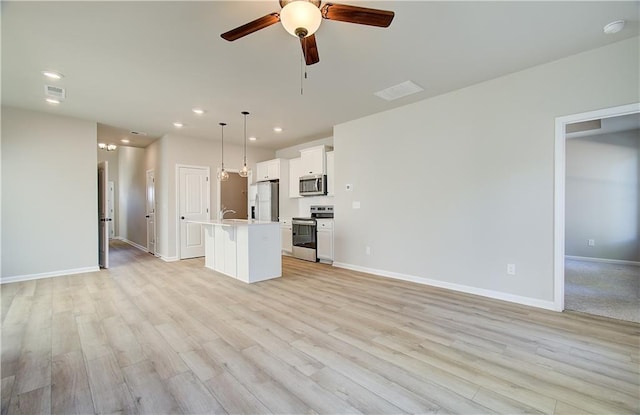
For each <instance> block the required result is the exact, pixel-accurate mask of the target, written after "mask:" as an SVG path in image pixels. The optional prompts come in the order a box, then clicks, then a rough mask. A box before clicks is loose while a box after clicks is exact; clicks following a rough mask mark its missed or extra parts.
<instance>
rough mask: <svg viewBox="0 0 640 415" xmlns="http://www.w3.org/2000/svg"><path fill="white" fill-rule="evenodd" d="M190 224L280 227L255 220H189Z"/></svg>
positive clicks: (277, 223) (272, 223) (276, 223)
mask: <svg viewBox="0 0 640 415" xmlns="http://www.w3.org/2000/svg"><path fill="white" fill-rule="evenodd" d="M187 222H189V223H199V224H201V225H212V226H248V225H251V226H253V225H280V223H279V222H271V221H268V220H254V219H223V220H219V219H212V220H187Z"/></svg>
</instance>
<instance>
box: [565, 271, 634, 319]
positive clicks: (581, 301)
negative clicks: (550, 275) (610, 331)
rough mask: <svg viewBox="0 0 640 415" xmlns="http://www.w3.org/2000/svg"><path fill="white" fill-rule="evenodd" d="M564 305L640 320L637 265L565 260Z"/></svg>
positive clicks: (568, 308) (579, 309)
mask: <svg viewBox="0 0 640 415" xmlns="http://www.w3.org/2000/svg"><path fill="white" fill-rule="evenodd" d="M564 295H565V300H564V301H565V308H566V309H567V310H573V311H580V312H584V313H589V314H595V315H599V316H604V317H611V318H615V319H618V320H627V321H634V322H636V323H640V267H637V266H633V265H619V264H606V263H602V262H587V261H577V260H573V259H567V260H565V289H564Z"/></svg>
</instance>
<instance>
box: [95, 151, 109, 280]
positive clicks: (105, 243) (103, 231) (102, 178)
mask: <svg viewBox="0 0 640 415" xmlns="http://www.w3.org/2000/svg"><path fill="white" fill-rule="evenodd" d="M108 180H109V165H108V163H107V162H106V161H101V162H100V163H98V263H99V265H100V267H102V268H109V221H110V220H111V218H110V217H109V200H108V199H109V198H108V194H107V192H108V190H109V189H108V188H109V184H108Z"/></svg>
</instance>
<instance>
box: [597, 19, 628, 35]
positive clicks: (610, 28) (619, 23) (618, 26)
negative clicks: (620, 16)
mask: <svg viewBox="0 0 640 415" xmlns="http://www.w3.org/2000/svg"><path fill="white" fill-rule="evenodd" d="M623 27H624V20H616V21H615V22H611V23H609V24H608V25H606V26H605V27H603V28H602V31H603V32H604V33H605V34H607V35H612V34H614V33H618V32H619V31H621V30H622V28H623Z"/></svg>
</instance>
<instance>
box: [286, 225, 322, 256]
mask: <svg viewBox="0 0 640 415" xmlns="http://www.w3.org/2000/svg"><path fill="white" fill-rule="evenodd" d="M291 225H292V226H291V227H292V231H293V232H292V236H293V241H292V242H293V243H292V245H293V249H292V254H293V256H294V257H296V258H300V259H304V260H306V261H312V262H316V261H317V257H316V248H317V243H318V237H317V234H316V226H317V225H316V220H315V219H313V218H293V219H292V220H291Z"/></svg>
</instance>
